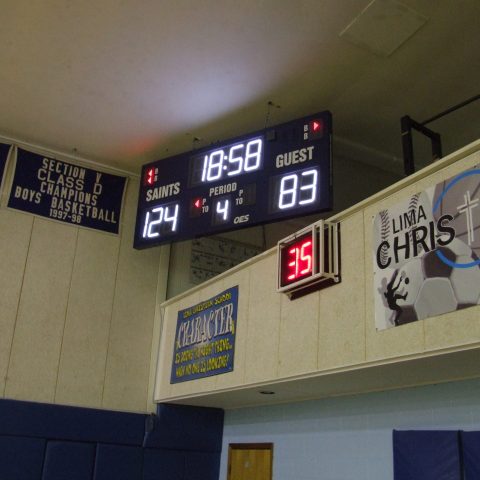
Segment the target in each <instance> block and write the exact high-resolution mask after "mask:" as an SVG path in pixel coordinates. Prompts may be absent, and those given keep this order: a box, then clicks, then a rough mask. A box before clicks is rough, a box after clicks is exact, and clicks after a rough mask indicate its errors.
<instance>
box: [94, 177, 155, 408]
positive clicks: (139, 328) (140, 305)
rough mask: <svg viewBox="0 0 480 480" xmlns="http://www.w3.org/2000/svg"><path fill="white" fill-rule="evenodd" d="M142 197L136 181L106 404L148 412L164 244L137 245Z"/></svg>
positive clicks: (127, 214) (127, 212)
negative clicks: (148, 393) (149, 382)
mask: <svg viewBox="0 0 480 480" xmlns="http://www.w3.org/2000/svg"><path fill="white" fill-rule="evenodd" d="M137 197H138V180H132V181H130V182H129V184H128V188H127V195H126V201H125V206H124V216H123V222H122V223H123V225H122V238H121V242H120V253H119V261H118V270H117V281H116V285H115V294H114V303H113V314H112V321H111V327H110V337H109V345H108V353H107V365H106V374H105V382H104V391H103V399H102V407H103V408H111V409H116V410H131V411H145V408H146V404H147V391H148V380H149V363H150V352H151V342H152V332H153V320H154V315H155V294H156V289H157V282H158V277H157V275H158V266H159V261H160V248H150V249H146V250H135V249H134V248H133V233H134V228H135V215H136V205H137Z"/></svg>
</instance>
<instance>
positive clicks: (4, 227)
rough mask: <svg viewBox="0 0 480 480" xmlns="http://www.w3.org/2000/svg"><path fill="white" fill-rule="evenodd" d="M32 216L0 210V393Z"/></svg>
mask: <svg viewBox="0 0 480 480" xmlns="http://www.w3.org/2000/svg"><path fill="white" fill-rule="evenodd" d="M32 225H33V217H32V216H30V215H22V214H19V213H15V212H11V211H8V210H0V264H1V265H2V275H0V292H1V295H0V332H1V334H0V392H1V396H3V395H4V391H5V377H6V375H7V367H8V361H9V358H10V350H11V346H12V340H13V332H14V330H15V321H16V318H17V310H18V302H19V299H20V291H21V288H22V281H23V275H24V272H25V261H26V258H27V253H28V246H29V243H30V236H31V232H32Z"/></svg>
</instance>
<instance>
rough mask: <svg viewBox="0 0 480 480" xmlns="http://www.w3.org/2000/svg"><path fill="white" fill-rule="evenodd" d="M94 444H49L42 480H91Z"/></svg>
mask: <svg viewBox="0 0 480 480" xmlns="http://www.w3.org/2000/svg"><path fill="white" fill-rule="evenodd" d="M94 463H95V445H94V444H93V443H75V442H48V443H47V450H46V453H45V463H44V465H43V475H42V480H91V479H92V475H93V465H94Z"/></svg>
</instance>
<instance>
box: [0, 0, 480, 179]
mask: <svg viewBox="0 0 480 480" xmlns="http://www.w3.org/2000/svg"><path fill="white" fill-rule="evenodd" d="M376 1H377V2H387V1H390V0H376ZM369 2H370V0H170V1H167V0H142V1H133V0H97V1H85V2H80V1H64V0H41V1H40V0H33V1H32V0H1V2H0V12H1V16H0V18H1V28H0V91H1V92H2V93H1V95H0V112H1V115H0V135H1V136H3V138H6V137H7V138H10V139H16V140H19V141H25V142H30V143H33V144H37V145H41V146H43V147H46V148H49V149H53V150H57V151H62V152H65V153H70V154H71V153H75V154H77V155H79V156H81V157H84V158H88V159H91V160H94V161H98V162H101V163H105V164H108V165H110V166H114V167H118V168H122V169H124V170H129V171H132V172H139V167H140V165H141V164H143V163H145V162H147V161H151V160H155V159H159V158H163V157H166V156H169V155H171V154H174V153H179V152H181V151H186V150H190V149H191V148H192V147H193V146H203V145H208V144H210V143H212V142H215V141H217V140H222V139H226V138H228V137H231V136H235V135H239V134H242V133H246V132H249V131H253V130H257V129H260V128H263V127H264V125H265V123H266V121H267V111H268V122H269V124H270V125H272V124H275V123H280V122H283V121H287V120H291V119H294V118H297V117H301V116H303V115H307V114H310V113H314V112H316V111H321V110H326V109H328V110H330V111H331V112H332V113H333V119H334V132H335V135H336V137H337V144H338V145H339V151H341V150H342V148H347V149H350V150H352V148H353V150H352V151H353V152H355V151H357V152H358V156H361V152H363V153H366V155H367V157H368V156H369V155H373V154H374V153H375V152H376V153H378V154H379V157H378V158H380V159H382V161H385V163H386V164H388V162H390V161H394V160H395V158H397V159H398V158H400V157H401V141H400V133H399V129H400V117H401V116H403V115H405V114H410V115H411V116H412V117H413V118H414V119H416V120H418V121H423V120H425V119H426V118H429V117H431V116H433V115H435V114H436V113H439V112H441V111H443V110H445V109H447V108H448V107H450V106H452V105H455V104H457V103H459V102H461V101H463V100H465V99H467V98H470V97H472V96H474V95H476V94H478V93H480V92H479V90H480V86H479V85H480V54H479V46H480V26H479V25H480V23H479V19H480V1H478V0H402V3H404V4H405V5H408V6H409V7H411V8H412V9H414V10H415V11H416V12H417V13H418V14H419V15H421V16H424V17H427V21H426V23H425V25H423V26H422V27H421V28H420V29H419V30H418V31H417V32H416V33H415V34H413V36H411V37H410V38H409V39H408V40H407V41H406V42H405V43H403V44H402V45H401V46H400V47H399V48H398V49H397V50H395V51H394V53H393V54H392V55H390V56H388V57H387V56H380V55H377V54H375V53H372V51H370V50H368V49H366V48H363V47H361V46H357V45H354V44H353V43H351V42H350V41H348V40H347V38H346V37H345V36H342V37H340V33H341V32H342V31H343V30H344V29H345V28H346V27H347V26H348V25H349V24H350V23H351V22H352V21H353V20H354V19H355V18H356V17H357V16H358V15H359V14H360V13H361V12H362V10H364V9H365V7H366V6H367V5H368V4H369ZM387 22H388V19H387V18H385V16H382V15H377V16H376V17H375V18H374V23H373V25H372V26H371V27H368V30H369V31H370V30H371V31H370V33H372V32H373V35H370V36H371V37H374V38H377V39H379V42H381V41H382V38H384V39H385V40H388V38H386V37H388V35H389V31H388V30H389V29H388V28H386V27H387V26H388V23H387ZM377 29H378V34H377V31H376V30H377ZM269 101H270V102H272V103H273V106H271V107H267V103H268V102H269ZM278 106H279V107H278ZM479 113H480V102H475V103H473V104H471V105H470V106H468V107H466V108H464V109H462V110H461V111H458V112H456V113H454V114H452V115H450V116H449V117H448V118H446V119H442V120H439V121H437V122H435V123H432V124H431V125H429V126H430V127H431V128H432V129H434V130H438V131H439V132H440V133H441V134H442V140H443V142H444V151H445V153H448V152H450V151H453V150H455V149H457V148H459V147H461V146H463V145H464V144H466V143H468V142H470V141H473V140H474V139H477V138H478V137H479V136H480V135H479V132H480V128H479V125H480V122H479V120H478V119H479ZM195 137H197V138H199V141H196V142H195V141H194V138H195ZM353 154H354V155H356V154H355V153H353ZM367 160H368V159H367ZM385 166H386V168H388V167H389V166H388V165H385Z"/></svg>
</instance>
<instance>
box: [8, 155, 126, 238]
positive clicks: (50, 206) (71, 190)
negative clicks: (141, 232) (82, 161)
mask: <svg viewBox="0 0 480 480" xmlns="http://www.w3.org/2000/svg"><path fill="white" fill-rule="evenodd" d="M125 184H126V177H121V176H118V175H112V174H109V173H104V172H99V171H96V170H92V169H90V168H85V167H82V166H79V165H73V164H70V163H66V162H63V161H60V160H55V159H53V158H47V157H44V156H42V155H37V154H35V153H31V152H27V151H25V150H22V149H18V153H17V162H16V165H15V173H14V177H13V183H12V189H11V191H10V198H9V200H8V206H9V207H10V208H15V209H17V210H22V211H24V212H29V213H33V214H34V215H40V216H42V217H47V218H51V219H53V220H59V221H61V222H65V223H69V224H71V225H76V226H82V227H88V228H93V229H95V230H102V231H104V232H110V233H115V234H117V233H118V232H119V225H120V214H121V209H122V201H123V195H124V190H125Z"/></svg>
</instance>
